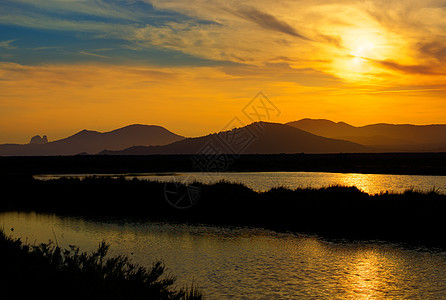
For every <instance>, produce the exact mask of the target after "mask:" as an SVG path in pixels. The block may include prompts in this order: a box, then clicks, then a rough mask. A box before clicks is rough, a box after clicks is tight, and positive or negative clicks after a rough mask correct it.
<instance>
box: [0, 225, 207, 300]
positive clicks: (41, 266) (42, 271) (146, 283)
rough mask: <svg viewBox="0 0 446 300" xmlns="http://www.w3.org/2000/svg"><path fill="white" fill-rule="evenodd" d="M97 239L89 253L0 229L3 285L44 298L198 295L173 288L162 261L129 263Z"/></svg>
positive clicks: (23, 294) (18, 293) (22, 294)
mask: <svg viewBox="0 0 446 300" xmlns="http://www.w3.org/2000/svg"><path fill="white" fill-rule="evenodd" d="M109 247H110V245H108V244H106V243H105V242H102V243H100V244H99V246H98V249H97V250H96V251H94V252H93V253H86V252H80V251H79V248H78V247H75V246H70V247H69V249H61V248H60V247H59V246H57V245H54V244H53V243H42V244H39V245H28V244H24V243H23V242H22V241H21V240H20V239H12V238H11V237H8V236H6V234H5V233H4V231H1V232H0V253H1V255H0V266H1V268H0V273H1V275H2V278H3V279H2V286H3V287H7V288H8V289H9V290H10V291H15V293H16V296H18V297H19V298H21V299H23V298H27V297H32V298H38V297H44V298H45V299H48V298H50V299H56V298H57V299H178V300H180V299H184V300H186V299H190V300H192V299H201V298H202V295H201V292H200V291H199V290H198V289H197V288H196V287H192V288H189V289H188V288H182V289H174V288H173V287H172V286H173V284H174V282H175V277H173V276H171V275H166V274H165V273H166V268H165V266H164V265H163V263H162V262H160V261H157V262H154V263H153V265H152V267H151V268H148V269H147V268H144V267H140V266H137V265H134V264H132V263H131V262H130V261H129V259H128V258H127V257H126V256H122V255H119V256H115V257H109V256H108V255H107V253H108V250H109Z"/></svg>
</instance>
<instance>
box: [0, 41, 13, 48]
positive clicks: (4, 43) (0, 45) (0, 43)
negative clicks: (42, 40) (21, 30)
mask: <svg viewBox="0 0 446 300" xmlns="http://www.w3.org/2000/svg"><path fill="white" fill-rule="evenodd" d="M15 41H16V40H9V41H0V48H3V49H16V48H17V47H15V46H13V45H11V44H12V43H13V42H15Z"/></svg>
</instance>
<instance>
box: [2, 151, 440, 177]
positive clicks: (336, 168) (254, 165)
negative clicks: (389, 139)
mask: <svg viewBox="0 0 446 300" xmlns="http://www.w3.org/2000/svg"><path fill="white" fill-rule="evenodd" d="M203 159H205V160H206V161H205V165H206V163H207V162H209V168H210V170H203V168H202V167H201V168H200V167H197V166H196V165H194V163H193V161H194V160H203ZM213 161H215V162H218V163H222V162H223V163H222V164H218V163H217V164H215V165H214V164H212V162H213ZM201 171H307V172H308V171H318V172H344V173H375V174H419V175H446V153H370V154H361V153H356V154H348V153H341V154H273V155H263V154H259V155H240V156H234V155H225V156H223V157H218V156H216V157H212V156H208V157H200V155H147V156H114V155H110V156H107V155H77V156H55V157H0V173H2V174H8V175H10V174H54V173H65V174H67V173H90V174H92V173H134V172H142V173H146V172H201Z"/></svg>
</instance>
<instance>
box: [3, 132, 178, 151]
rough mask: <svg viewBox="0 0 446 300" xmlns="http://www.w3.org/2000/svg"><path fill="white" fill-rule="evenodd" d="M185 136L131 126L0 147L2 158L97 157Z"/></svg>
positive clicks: (161, 143) (168, 141)
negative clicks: (86, 155) (83, 154)
mask: <svg viewBox="0 0 446 300" xmlns="http://www.w3.org/2000/svg"><path fill="white" fill-rule="evenodd" d="M182 139H184V137H182V136H179V135H177V134H174V133H172V132H170V131H169V130H167V129H165V128H163V127H161V126H156V125H139V124H135V125H129V126H126V127H123V128H119V129H116V130H113V131H109V132H104V133H102V132H98V131H91V130H85V129H84V130H82V131H80V132H78V133H76V134H74V135H72V136H70V137H67V138H64V139H60V140H56V141H53V142H47V143H42V144H38V143H32V144H25V145H18V144H4V145H0V155H2V156H29V155H32V156H45V155H76V154H79V153H88V154H96V153H98V152H100V151H102V150H104V149H112V150H122V149H126V148H129V147H132V146H136V145H145V146H151V145H166V144H170V143H172V142H175V141H178V140H182Z"/></svg>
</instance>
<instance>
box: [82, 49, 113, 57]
mask: <svg viewBox="0 0 446 300" xmlns="http://www.w3.org/2000/svg"><path fill="white" fill-rule="evenodd" d="M79 53H80V54H83V55H90V56H94V57H100V58H110V56H105V55H100V54H96V53H91V52H87V51H79Z"/></svg>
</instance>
